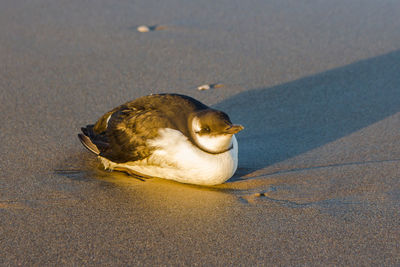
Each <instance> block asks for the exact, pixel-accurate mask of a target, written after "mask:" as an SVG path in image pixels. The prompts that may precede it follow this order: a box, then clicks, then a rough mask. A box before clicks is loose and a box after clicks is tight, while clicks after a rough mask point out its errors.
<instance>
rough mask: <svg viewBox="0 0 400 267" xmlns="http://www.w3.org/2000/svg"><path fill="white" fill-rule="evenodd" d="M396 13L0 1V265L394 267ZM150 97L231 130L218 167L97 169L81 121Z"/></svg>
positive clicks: (398, 141) (399, 258)
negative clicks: (193, 104)
mask: <svg viewBox="0 0 400 267" xmlns="http://www.w3.org/2000/svg"><path fill="white" fill-rule="evenodd" d="M399 14H400V2H398V1H391V0H383V1H373V0H365V1H361V0H346V1H344V0H343V1H342V0H340V1H317V0H311V1H295V0H283V1H261V0H258V1H257V0H255V1H228V0H223V1H218V2H217V3H215V1H210V0H205V1H177V0H167V1H128V0H118V1H112V2H110V1H105V0H96V1H94V0H89V1H77V0H69V1H46V0H35V1H11V0H3V1H1V3H0V104H1V105H0V122H1V123H0V146H1V153H0V169H1V173H0V265H1V266H19V265H22V266H110V265H112V266H143V265H145V266H152V265H163V266H164V265H168V266H176V265H178V266H182V265H190V266H191V265H201V266H215V265H232V266H237V265H241V266H255V265H257V266H399V265H400V245H399V244H400V243H399V240H400V180H399V179H400V16H399ZM141 25H148V26H150V31H149V32H139V31H138V30H137V28H138V27H139V26H141ZM157 26H158V28H157ZM204 84H221V85H223V86H217V88H211V89H209V90H198V89H197V88H198V86H201V85H204ZM151 93H180V94H185V95H189V96H192V97H194V98H196V99H199V100H200V101H202V102H204V103H206V104H208V105H210V106H212V107H214V108H218V109H221V110H223V111H225V112H226V113H228V114H229V115H230V117H231V119H232V121H233V122H235V123H240V124H242V125H244V126H245V130H243V131H242V132H240V133H239V134H238V135H237V139H238V142H239V168H238V171H237V172H236V174H235V175H234V176H233V177H232V178H231V179H230V180H228V181H227V182H226V183H224V184H222V185H218V186H212V187H202V186H195V185H186V184H180V183H177V182H172V181H167V180H164V179H157V178H154V179H150V180H147V181H145V182H142V181H139V180H137V179H133V178H132V177H129V176H128V175H125V174H123V173H119V172H107V171H104V170H102V168H101V166H100V164H99V162H98V161H97V160H96V158H95V156H93V154H90V153H89V152H88V151H87V150H85V149H84V148H83V146H82V145H81V144H80V142H79V140H78V138H77V136H76V135H77V133H78V132H79V131H80V127H82V126H84V125H87V124H90V123H93V122H95V121H96V120H97V119H98V118H99V117H100V116H101V115H103V114H104V113H105V112H107V111H108V110H110V109H111V108H113V107H115V106H117V105H120V104H122V103H124V102H126V101H128V100H132V99H135V98H137V97H140V96H143V95H147V94H151Z"/></svg>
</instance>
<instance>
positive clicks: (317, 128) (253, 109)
mask: <svg viewBox="0 0 400 267" xmlns="http://www.w3.org/2000/svg"><path fill="white" fill-rule="evenodd" d="M214 107H215V108H218V109H221V110H224V111H226V112H227V113H228V114H229V115H230V117H231V119H232V121H234V122H237V123H240V124H243V125H244V126H245V130H243V131H242V132H240V133H239V134H238V141H239V151H240V152H239V169H238V170H239V173H238V174H237V175H235V176H234V177H233V180H237V179H240V176H243V175H246V174H247V173H250V172H253V171H255V170H258V169H261V168H264V167H266V166H269V165H272V164H274V163H277V162H280V161H283V160H285V159H288V158H291V157H294V156H296V155H299V154H302V153H304V152H307V151H309V150H312V149H314V148H317V147H319V146H322V145H324V144H326V143H328V142H332V141H334V140H336V139H338V138H341V137H344V136H346V135H349V134H351V133H352V132H355V131H357V130H359V129H361V128H364V127H366V126H368V125H371V124H373V123H375V122H378V121H380V120H382V119H384V118H386V117H388V116H390V115H393V114H395V113H397V112H399V111H400V51H394V52H391V53H388V54H384V55H381V56H377V57H374V58H369V59H366V60H361V61H358V62H355V63H352V64H350V65H347V66H344V67H340V68H336V69H333V70H329V71H326V72H323V73H319V74H316V75H312V76H309V77H305V78H301V79H298V80H295V81H292V82H288V83H285V84H281V85H277V86H274V87H270V88H259V89H253V90H249V91H245V92H242V93H239V94H237V95H234V96H232V97H230V98H228V99H226V100H224V101H222V102H221V103H218V104H216V105H215V106H214ZM238 177H239V178H238Z"/></svg>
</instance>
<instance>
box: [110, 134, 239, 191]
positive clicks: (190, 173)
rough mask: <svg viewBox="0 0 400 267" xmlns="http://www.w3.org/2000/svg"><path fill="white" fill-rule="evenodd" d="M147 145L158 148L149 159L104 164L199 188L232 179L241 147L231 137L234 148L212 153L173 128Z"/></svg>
mask: <svg viewBox="0 0 400 267" xmlns="http://www.w3.org/2000/svg"><path fill="white" fill-rule="evenodd" d="M148 145H150V146H153V147H156V150H155V151H154V153H153V154H152V155H151V156H150V157H149V158H147V159H145V160H142V161H136V162H129V163H124V164H116V163H113V162H104V159H102V161H103V163H105V164H104V165H105V166H106V167H108V168H111V169H112V168H114V167H116V166H121V167H124V168H129V169H131V170H133V171H135V172H139V173H142V174H144V175H149V176H155V177H160V178H165V179H170V180H175V181H178V182H182V183H191V184H199V185H216V184H221V183H223V182H225V181H226V180H228V179H229V178H231V177H232V175H233V174H234V173H235V171H236V168H237V162H238V144H237V141H236V138H235V136H233V137H232V149H230V150H228V151H226V152H223V153H219V154H210V153H207V152H204V151H203V150H201V149H199V148H198V147H196V146H194V145H193V144H192V143H191V142H190V141H189V140H188V139H187V137H186V136H184V135H183V134H182V133H181V132H179V131H177V130H173V129H169V128H166V129H161V130H160V132H159V136H158V138H156V139H153V140H149V141H148Z"/></svg>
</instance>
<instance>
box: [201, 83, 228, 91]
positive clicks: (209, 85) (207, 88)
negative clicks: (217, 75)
mask: <svg viewBox="0 0 400 267" xmlns="http://www.w3.org/2000/svg"><path fill="white" fill-rule="evenodd" d="M221 87H224V85H223V84H222V83H214V84H203V85H200V86H199V87H197V89H198V90H200V91H203V90H210V89H214V88H221Z"/></svg>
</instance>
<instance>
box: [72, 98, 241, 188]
mask: <svg viewBox="0 0 400 267" xmlns="http://www.w3.org/2000/svg"><path fill="white" fill-rule="evenodd" d="M242 129H243V126H241V125H237V124H232V122H231V120H230V119H229V117H228V115H227V114H226V113H224V112H222V111H219V110H216V109H212V108H210V107H208V106H206V105H205V104H203V103H201V102H199V101H197V100H196V99H194V98H191V97H189V96H185V95H179V94H154V95H148V96H143V97H140V98H138V99H136V100H133V101H131V102H127V103H125V104H123V105H121V106H118V107H116V108H114V109H112V110H111V111H109V112H107V113H106V114H104V115H103V116H102V117H101V118H100V119H99V120H98V121H97V122H96V123H95V124H94V125H87V126H86V127H83V128H81V130H82V133H80V134H78V137H79V140H80V141H81V142H82V144H83V145H84V146H85V147H86V148H87V149H88V150H89V151H91V152H93V153H94V154H96V155H98V157H99V158H100V160H101V162H102V164H103V165H104V168H105V169H109V170H116V171H123V172H126V173H128V174H131V175H133V176H136V177H139V178H149V177H159V178H164V179H170V180H175V181H178V182H181V183H189V184H199V185H216V184H221V183H223V182H225V181H226V180H228V179H229V178H231V177H232V175H233V174H234V173H235V171H236V168H237V163H238V144H237V140H236V138H235V135H234V134H236V133H238V132H239V131H241V130H242Z"/></svg>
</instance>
